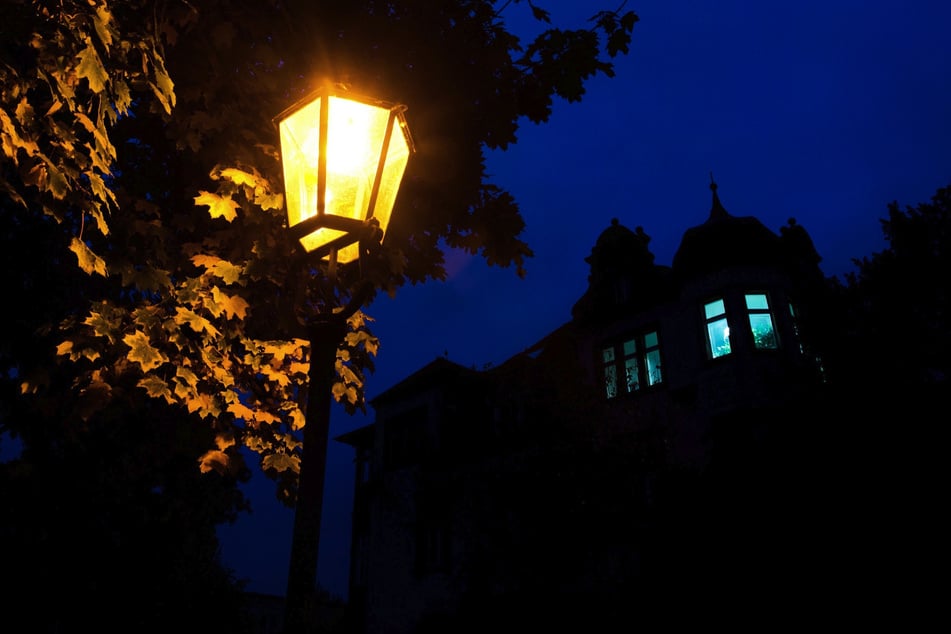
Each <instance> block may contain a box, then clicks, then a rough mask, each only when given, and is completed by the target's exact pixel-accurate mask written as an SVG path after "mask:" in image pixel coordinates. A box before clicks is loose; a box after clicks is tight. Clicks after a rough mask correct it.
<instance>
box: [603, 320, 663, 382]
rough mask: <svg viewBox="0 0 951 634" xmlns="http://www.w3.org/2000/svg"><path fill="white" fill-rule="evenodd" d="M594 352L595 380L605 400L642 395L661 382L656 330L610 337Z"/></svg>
mask: <svg viewBox="0 0 951 634" xmlns="http://www.w3.org/2000/svg"><path fill="white" fill-rule="evenodd" d="M648 341H651V343H650V344H648ZM598 350H599V352H600V354H599V355H598V361H599V364H600V372H599V380H600V382H601V386H602V390H603V392H602V394H603V395H604V398H606V399H607V400H613V399H616V398H619V397H621V396H624V395H627V394H637V393H642V392H644V391H646V390H650V389H653V388H656V387H657V386H659V385H662V384H663V383H664V373H663V366H664V363H663V353H662V351H661V337H660V328H656V327H652V328H645V329H641V330H638V331H635V332H629V333H627V334H625V335H622V336H619V337H613V338H611V339H608V340H606V341H604V342H602V344H601V345H600V346H599V347H598ZM631 370H633V375H632V374H631Z"/></svg>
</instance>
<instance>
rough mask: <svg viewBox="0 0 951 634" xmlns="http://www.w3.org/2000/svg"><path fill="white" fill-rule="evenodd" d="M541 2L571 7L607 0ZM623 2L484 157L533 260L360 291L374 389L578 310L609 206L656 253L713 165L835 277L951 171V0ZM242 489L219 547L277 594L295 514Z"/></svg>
mask: <svg viewBox="0 0 951 634" xmlns="http://www.w3.org/2000/svg"><path fill="white" fill-rule="evenodd" d="M538 3H539V4H540V5H541V6H543V7H545V8H548V9H549V10H550V11H551V13H552V17H553V20H554V21H556V22H558V21H561V20H562V19H565V20H569V21H570V20H574V21H575V22H576V23H579V21H583V20H584V19H585V18H587V17H590V15H591V14H592V13H593V11H594V9H593V8H592V7H598V6H600V5H599V3H598V2H597V1H595V0H573V1H572V0H561V1H550V0H538ZM604 6H605V7H610V8H613V6H614V5H613V3H612V2H610V1H608V2H607V3H606V4H604ZM627 8H630V9H633V10H634V11H635V12H637V13H638V15H639V16H640V17H641V21H640V22H639V23H638V24H637V25H636V26H635V29H634V38H633V43H632V48H631V52H630V54H629V55H627V56H625V57H623V58H621V59H619V60H617V61H616V73H617V74H616V77H614V78H611V79H608V78H598V79H596V80H594V81H593V82H591V83H590V84H589V88H588V92H587V94H586V95H585V97H584V99H583V101H582V102H580V103H576V104H566V103H558V104H556V106H555V111H554V115H553V117H552V119H551V121H550V122H549V123H547V124H544V125H541V126H535V125H533V124H531V123H527V122H526V123H524V124H523V127H522V128H521V130H520V132H519V142H518V143H517V145H515V146H513V147H512V148H510V149H509V150H507V151H506V152H503V153H493V154H492V155H490V157H489V160H488V172H489V174H490V180H491V181H492V182H494V183H496V184H498V185H500V186H502V187H504V188H506V189H508V190H509V191H511V192H512V193H513V194H514V195H515V196H516V198H517V199H518V201H519V204H520V206H521V209H522V213H523V215H524V217H525V219H526V221H527V223H528V228H527V230H526V232H525V235H524V237H525V239H526V240H527V241H528V243H529V245H530V246H531V248H532V249H533V250H534V251H535V257H534V258H533V259H532V260H530V261H529V263H528V275H527V276H526V278H525V279H519V278H518V277H517V276H516V275H515V272H514V270H513V269H498V268H490V267H488V266H486V265H485V264H484V263H483V261H482V260H481V259H480V258H478V257H468V256H464V255H460V254H456V253H450V254H448V255H447V261H448V263H449V267H448V268H449V274H450V275H449V279H448V280H447V281H446V282H444V283H435V282H433V283H428V284H425V285H420V286H416V287H407V288H405V289H401V290H400V292H399V293H398V294H397V296H396V297H395V298H393V299H390V298H387V297H383V298H381V299H378V300H377V301H375V302H374V303H373V304H372V305H370V306H368V307H366V312H367V313H368V314H369V315H370V316H371V317H373V318H374V319H375V320H376V323H375V324H374V331H375V333H376V334H377V336H378V337H379V338H380V340H381V348H380V352H379V355H378V356H377V359H376V365H377V371H376V373H375V374H373V375H371V377H370V379H369V383H368V385H367V393H368V396H369V397H370V398H371V399H372V398H373V397H374V396H375V395H377V394H379V393H381V392H382V391H384V390H385V389H387V388H389V387H391V386H392V385H393V384H395V383H396V382H398V381H399V380H401V379H402V378H405V377H406V376H408V375H409V374H411V373H412V372H414V371H415V370H417V369H419V368H420V367H422V366H423V365H425V364H426V363H428V362H429V361H431V360H432V359H434V358H435V357H437V356H442V355H443V354H445V353H448V357H449V358H450V359H451V360H453V361H456V362H457V363H460V364H463V365H466V366H474V367H477V368H481V367H483V366H485V365H486V364H498V363H500V362H502V361H504V360H505V359H507V358H508V357H510V356H512V355H513V354H515V353H517V352H519V351H520V350H522V349H524V348H527V347H528V346H529V345H531V344H532V343H534V342H535V341H537V340H538V339H540V338H541V337H542V336H544V335H545V334H547V333H548V332H550V331H551V330H553V329H554V328H556V327H557V326H559V325H561V324H562V323H564V322H566V321H568V320H569V319H570V316H571V313H570V311H571V306H572V304H573V303H574V302H575V301H576V300H577V299H578V298H579V297H580V296H581V294H582V293H583V292H584V291H585V289H586V286H587V274H588V268H587V265H586V264H585V262H584V258H585V257H586V256H587V255H588V254H589V253H590V252H591V247H592V246H593V245H594V242H595V240H596V239H597V237H598V235H599V234H600V233H601V231H603V230H604V229H605V228H606V227H607V226H608V225H609V224H610V221H611V219H612V218H614V217H616V218H618V219H619V220H620V221H621V223H622V224H624V225H626V226H628V227H629V228H631V229H634V228H635V227H637V226H642V227H643V228H644V231H645V232H646V233H647V234H648V235H650V236H651V237H652V241H651V243H650V247H651V250H652V252H653V253H654V255H655V256H656V262H657V263H658V264H668V265H669V264H670V263H671V261H672V259H673V255H674V252H675V251H676V249H677V247H678V246H679V244H680V238H681V236H682V235H683V232H684V231H685V230H686V229H687V228H689V227H692V226H694V225H697V224H700V223H701V222H703V221H704V220H705V219H706V217H707V214H708V213H709V210H710V190H709V189H708V185H709V174H710V172H713V175H714V177H715V179H716V181H717V183H718V185H719V190H718V193H719V195H720V199H721V200H722V202H723V205H724V206H725V207H726V209H727V210H728V211H729V212H730V213H731V214H733V215H735V216H756V217H757V218H759V219H760V220H761V221H762V222H763V223H764V224H765V225H766V226H767V227H769V228H770V229H772V230H774V231H777V232H778V230H779V228H780V227H781V226H783V225H784V224H786V222H787V220H788V219H789V218H790V217H794V218H796V220H797V221H798V223H799V224H801V225H803V226H804V227H805V228H806V229H807V230H808V231H809V233H810V234H811V235H812V238H813V241H814V242H815V245H816V248H817V250H818V251H819V253H820V255H821V256H822V257H823V262H822V267H823V270H824V271H825V273H826V274H827V275H838V276H840V277H841V276H842V275H843V274H844V273H846V272H848V271H851V270H852V268H853V267H852V264H851V259H852V258H856V257H862V256H866V255H871V254H872V253H873V252H875V251H879V250H881V249H882V248H883V247H884V246H885V242H884V240H883V238H882V233H881V226H880V224H879V219H881V218H882V217H884V216H885V214H886V212H887V204H888V203H889V202H891V201H898V202H899V203H900V204H901V205H902V206H903V207H904V206H906V205H912V206H913V205H917V204H918V203H920V202H926V201H928V200H929V199H930V198H931V196H932V194H934V192H935V191H936V190H937V189H938V188H940V187H943V186H945V185H949V184H951V41H949V40H948V37H947V27H948V25H949V24H951V2H947V1H946V0H943V1H939V0H906V1H905V2H884V1H880V0H866V1H860V0H825V1H824V2H818V1H814V0H803V1H801V2H798V3H795V4H789V3H782V4H780V3H772V2H754V1H753V0H747V1H742V0H717V1H716V2H713V1H712V0H707V1H700V0H694V1H687V0H650V1H647V0H639V1H637V2H628V5H627ZM516 10H517V11H518V12H519V13H524V10H525V7H523V6H521V5H518V6H513V7H510V8H509V10H508V11H509V12H515V11H516ZM520 23H521V22H520ZM409 107H410V110H409V112H408V113H407V117H408V119H409V123H410V127H411V128H412V123H413V109H412V104H409ZM416 141H417V143H418V144H424V143H426V139H421V138H417V139H416ZM372 420H373V412H372V409H370V411H369V412H368V415H367V416H355V417H348V416H346V415H345V414H344V413H343V412H342V411H335V413H334V416H333V420H332V423H331V436H337V435H339V434H342V433H344V432H346V431H349V430H351V429H355V428H357V427H360V426H363V425H366V424H369V423H371V422H372ZM352 460H353V455H352V451H351V450H350V448H349V447H347V446H346V445H341V444H339V443H335V442H333V441H331V444H330V449H329V454H328V472H327V480H326V492H325V494H324V500H325V506H324V515H323V530H322V533H321V553H320V570H319V573H318V580H319V582H320V583H321V585H323V586H324V587H326V588H328V589H329V590H331V591H332V592H333V593H335V594H337V595H340V596H344V597H345V596H346V584H347V562H348V550H349V531H350V506H351V501H352V486H353V473H352ZM248 491H249V493H250V494H251V496H252V503H253V505H254V508H255V511H254V514H253V516H250V517H243V518H242V519H241V520H239V522H238V524H237V525H236V526H233V527H227V528H226V529H224V530H222V538H223V555H224V559H225V562H226V563H227V564H228V565H230V566H231V567H233V568H234V570H235V572H236V573H237V575H238V576H239V577H242V578H247V579H248V580H249V589H250V590H254V591H259V592H268V593H274V594H283V593H284V590H285V582H286V575H287V564H288V557H289V552H290V539H291V523H292V517H293V513H292V511H291V510H289V509H285V508H283V507H281V506H280V505H279V504H278V503H277V502H276V501H275V500H274V496H273V488H272V486H271V485H270V484H269V483H268V482H266V481H265V479H264V478H263V476H255V478H254V480H253V482H252V485H251V486H250V487H248Z"/></svg>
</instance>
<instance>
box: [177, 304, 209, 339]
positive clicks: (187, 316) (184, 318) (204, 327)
mask: <svg viewBox="0 0 951 634" xmlns="http://www.w3.org/2000/svg"><path fill="white" fill-rule="evenodd" d="M175 321H176V322H178V323H179V324H188V325H189V326H191V329H192V330H194V331H195V332H207V333H208V334H209V335H211V336H213V337H217V336H218V335H219V334H220V333H219V332H218V329H217V328H215V327H214V326H212V325H211V322H210V321H208V320H207V319H205V318H204V317H202V316H201V315H199V314H198V313H196V312H194V311H191V310H188V309H187V308H182V307H181V306H179V307H177V308H176V309H175Z"/></svg>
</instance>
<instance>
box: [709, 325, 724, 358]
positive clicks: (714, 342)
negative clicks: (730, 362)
mask: <svg viewBox="0 0 951 634" xmlns="http://www.w3.org/2000/svg"><path fill="white" fill-rule="evenodd" d="M707 335H708V336H709V338H710V356H711V357H713V358H714V359H715V358H717V357H722V356H724V355H727V354H730V327H729V326H728V325H727V321H726V319H717V320H716V321H712V322H710V323H709V324H707Z"/></svg>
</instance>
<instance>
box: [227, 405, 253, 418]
mask: <svg viewBox="0 0 951 634" xmlns="http://www.w3.org/2000/svg"><path fill="white" fill-rule="evenodd" d="M228 412H229V413H231V414H234V416H235V418H240V419H241V420H243V421H245V422H251V421H252V420H254V410H252V409H251V408H250V407H248V406H246V405H244V404H243V403H232V404H231V405H229V406H228Z"/></svg>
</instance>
